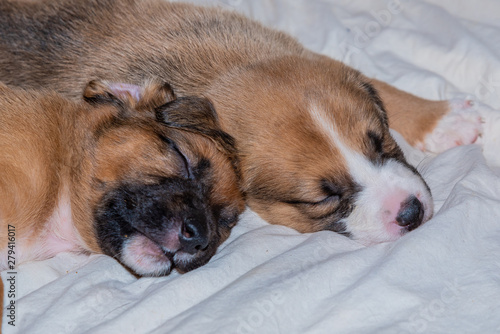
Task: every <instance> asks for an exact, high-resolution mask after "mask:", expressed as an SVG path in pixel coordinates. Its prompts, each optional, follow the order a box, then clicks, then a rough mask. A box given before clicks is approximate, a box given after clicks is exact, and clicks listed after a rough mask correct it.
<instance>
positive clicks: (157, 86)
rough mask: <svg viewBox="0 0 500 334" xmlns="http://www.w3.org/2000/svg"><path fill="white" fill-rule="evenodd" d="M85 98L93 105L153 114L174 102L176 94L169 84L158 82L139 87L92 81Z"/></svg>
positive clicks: (84, 95)
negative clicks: (157, 109)
mask: <svg viewBox="0 0 500 334" xmlns="http://www.w3.org/2000/svg"><path fill="white" fill-rule="evenodd" d="M83 98H84V100H85V101H87V102H89V103H92V104H105V103H113V104H115V105H118V106H128V107H130V108H132V109H135V110H137V111H139V112H146V111H150V112H153V111H154V109H155V108H157V107H159V106H161V105H162V104H165V103H167V102H170V101H172V100H174V99H175V94H174V92H173V90H172V87H170V85H169V84H167V83H160V82H158V81H148V82H146V83H145V84H144V85H142V86H137V85H133V84H128V83H116V82H108V81H101V80H92V81H90V82H89V83H88V84H87V86H86V87H85V90H84V92H83Z"/></svg>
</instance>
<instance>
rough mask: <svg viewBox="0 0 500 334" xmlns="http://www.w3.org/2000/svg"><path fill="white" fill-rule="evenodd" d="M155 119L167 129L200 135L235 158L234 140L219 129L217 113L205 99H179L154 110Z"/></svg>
mask: <svg viewBox="0 0 500 334" xmlns="http://www.w3.org/2000/svg"><path fill="white" fill-rule="evenodd" d="M156 119H157V120H158V121H160V122H162V123H164V124H166V125H167V126H169V127H173V128H179V129H183V130H186V131H190V132H194V133H199V134H202V135H204V136H206V137H208V138H210V139H212V140H213V141H214V142H215V143H216V144H217V145H218V146H219V147H220V148H222V149H223V150H224V151H225V153H226V154H228V155H229V156H230V157H233V158H234V157H235V154H236V148H235V141H234V138H233V137H231V136H230V135H229V134H228V133H226V132H224V131H223V130H222V129H221V127H220V124H219V119H218V117H217V113H216V112H215V109H214V107H213V105H212V103H211V102H210V101H209V100H208V99H206V98H200V97H194V96H188V97H180V98H178V99H176V100H173V101H171V102H169V103H166V104H164V105H162V106H160V107H158V108H156Z"/></svg>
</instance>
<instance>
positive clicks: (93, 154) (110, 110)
mask: <svg viewBox="0 0 500 334" xmlns="http://www.w3.org/2000/svg"><path fill="white" fill-rule="evenodd" d="M103 89H104V86H103V85H102V84H96V83H95V82H94V83H91V84H90V85H89V87H88V88H87V89H86V91H85V97H86V98H87V99H92V98H95V97H96V96H97V97H100V100H98V101H97V102H96V101H92V103H90V104H87V103H75V102H71V101H69V100H67V99H65V98H63V97H61V96H60V95H58V94H55V93H38V92H30V91H21V90H12V89H10V88H8V87H6V86H4V85H1V86H0V110H1V112H0V121H1V123H2V129H1V131H0V142H1V143H3V144H2V145H1V146H0V167H1V170H2V176H1V178H0V220H1V229H0V241H1V244H0V249H5V247H6V243H7V235H6V233H7V225H8V224H11V225H15V227H16V240H17V244H16V247H18V248H19V247H21V244H22V246H23V247H25V248H27V247H30V246H32V245H33V244H34V243H38V242H40V238H44V235H46V234H47V233H51V232H50V231H47V228H48V227H47V226H46V225H47V223H46V222H47V221H48V220H49V217H50V215H51V214H52V212H53V211H54V209H55V207H56V204H57V203H58V200H59V199H60V198H61V196H67V197H69V199H70V203H71V213H72V217H71V219H72V221H73V223H74V227H75V229H76V230H77V231H78V233H79V235H80V236H81V238H82V241H83V243H82V244H81V249H80V250H81V251H87V252H97V253H100V252H101V250H100V248H99V245H98V243H97V237H96V235H95V229H94V226H93V214H94V209H95V208H96V206H97V205H98V203H99V201H100V200H101V197H102V196H103V194H105V193H106V192H107V191H108V190H109V189H110V188H113V187H114V186H115V185H117V184H119V183H120V182H122V181H127V180H140V181H141V182H154V180H151V181H149V180H148V178H149V176H150V175H155V177H160V176H161V177H171V176H175V175H179V174H180V173H181V170H182V168H183V167H182V166H183V164H182V163H181V161H180V160H179V158H178V157H176V155H175V154H174V153H173V152H171V151H168V150H166V149H165V148H164V147H163V146H164V144H163V143H162V141H161V140H160V138H159V137H158V135H157V134H162V135H163V136H165V137H168V138H170V139H172V140H173V141H175V142H176V143H177V145H178V147H179V149H180V150H181V151H182V152H184V154H185V155H186V156H187V157H188V159H190V161H191V162H192V163H196V162H197V161H199V160H200V159H202V158H206V159H208V160H209V161H210V163H211V164H212V166H213V171H214V175H213V177H212V181H213V190H212V192H211V194H212V195H211V199H210V201H211V203H212V205H215V206H220V207H229V208H230V210H234V211H235V212H236V213H238V212H241V211H242V209H243V200H242V198H241V194H240V191H239V189H238V186H237V184H238V182H237V179H236V176H235V173H234V172H233V169H232V167H231V162H230V160H229V159H228V157H227V155H226V154H225V153H223V152H221V151H220V150H219V149H218V148H217V146H216V145H215V144H214V142H213V141H212V139H210V138H209V137H207V136H205V135H200V134H197V133H193V132H190V131H185V130H177V129H175V128H167V127H165V126H163V125H161V124H159V123H158V122H157V121H156V119H155V116H154V113H151V110H149V111H145V110H142V111H133V110H132V109H131V108H130V107H129V106H128V107H127V106H124V107H119V106H117V105H116V104H117V101H112V103H108V102H107V101H106V100H102V96H103V94H104V95H105V94H107V93H106V92H105V91H103ZM156 91H157V94H156V95H155V94H152V89H151V88H149V89H147V90H146V94H145V96H146V97H147V99H149V100H147V99H144V98H143V99H142V100H141V101H139V103H138V105H140V106H144V107H145V106H146V105H149V106H150V107H153V106H156V105H157V104H158V103H159V101H162V100H163V98H168V97H169V95H170V94H169V93H166V92H165V90H162V89H159V88H158V86H156ZM101 92H104V93H101ZM153 95H154V96H153ZM103 101H104V102H103ZM162 102H165V101H164V100H163V101H162ZM124 114H125V115H124ZM52 232H53V231H52ZM228 232H229V230H225V231H222V233H223V234H224V235H223V236H222V240H224V239H225V238H227V236H228Z"/></svg>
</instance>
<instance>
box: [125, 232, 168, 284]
mask: <svg viewBox="0 0 500 334" xmlns="http://www.w3.org/2000/svg"><path fill="white" fill-rule="evenodd" d="M120 260H121V262H122V263H123V264H125V265H126V266H127V267H129V268H130V269H132V270H133V271H134V272H135V273H136V274H138V275H141V276H164V275H168V274H169V273H170V271H171V270H172V267H173V266H172V261H171V260H170V259H169V258H168V257H167V255H166V254H165V252H164V251H163V250H162V249H161V247H160V246H159V245H158V244H156V243H155V242H154V241H152V240H150V239H148V238H147V237H145V236H143V235H135V236H132V237H131V238H129V239H128V240H127V241H125V242H124V243H123V248H122V252H121V259H120Z"/></svg>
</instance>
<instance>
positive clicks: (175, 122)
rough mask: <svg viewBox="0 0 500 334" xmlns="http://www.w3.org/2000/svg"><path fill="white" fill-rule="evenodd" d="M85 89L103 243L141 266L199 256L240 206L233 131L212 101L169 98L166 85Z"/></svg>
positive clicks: (143, 270) (190, 265) (188, 261)
mask: <svg viewBox="0 0 500 334" xmlns="http://www.w3.org/2000/svg"><path fill="white" fill-rule="evenodd" d="M84 99H85V100H86V101H87V102H88V103H90V104H91V105H92V106H93V107H94V108H97V110H91V111H90V113H91V115H90V116H91V117H90V116H89V119H88V120H87V122H86V123H87V124H92V125H91V127H92V129H91V131H90V132H91V133H92V136H94V139H95V154H94V156H93V157H92V159H93V163H92V165H93V183H92V189H93V191H94V196H93V198H94V202H95V203H94V205H93V207H94V208H95V209H94V221H95V226H94V227H95V235H96V237H97V240H98V244H99V246H100V248H101V250H102V252H103V253H105V254H107V255H110V256H113V257H115V258H117V259H118V260H119V261H120V262H122V263H123V264H124V265H125V266H127V267H128V268H130V269H132V270H133V271H134V272H135V273H137V274H139V275H165V274H168V273H169V272H170V271H171V270H172V269H173V268H177V269H178V270H179V271H181V272H185V271H188V270H191V269H194V268H197V267H199V266H201V265H203V264H205V263H206V262H207V261H208V260H209V259H210V258H211V257H212V256H213V255H214V253H215V251H216V249H217V247H218V246H219V245H220V244H221V243H222V242H223V241H224V240H225V239H226V238H227V237H228V235H229V232H230V229H231V227H232V226H233V225H234V224H235V223H236V220H237V217H238V215H239V214H240V213H241V211H242V210H243V208H244V201H243V199H242V196H241V193H240V191H239V189H238V180H237V175H236V173H235V169H234V166H233V165H234V161H232V159H233V154H234V152H232V147H233V146H232V138H231V137H230V136H228V135H227V134H226V133H224V132H222V131H221V130H220V128H219V125H218V121H217V116H216V114H215V111H214V109H213V107H212V105H211V103H210V102H209V101H208V100H206V99H202V98H197V97H185V98H179V99H175V96H174V95H173V92H172V90H171V89H170V87H169V86H168V85H159V84H157V83H151V84H149V85H147V86H146V87H145V88H141V87H137V86H133V85H124V84H120V85H118V84H108V83H105V82H97V81H93V82H91V83H89V85H88V86H87V87H86V89H85V92H84ZM91 109H92V108H91ZM191 117H195V118H196V119H197V121H196V122H194V121H191Z"/></svg>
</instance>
